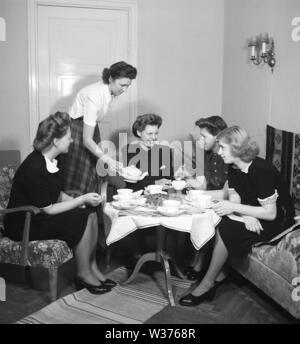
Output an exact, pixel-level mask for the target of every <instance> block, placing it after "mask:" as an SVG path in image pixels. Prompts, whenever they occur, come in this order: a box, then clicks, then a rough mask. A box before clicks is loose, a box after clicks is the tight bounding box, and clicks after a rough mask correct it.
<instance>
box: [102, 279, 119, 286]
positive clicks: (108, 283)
mask: <svg viewBox="0 0 300 344" xmlns="http://www.w3.org/2000/svg"><path fill="white" fill-rule="evenodd" d="M100 282H101V283H102V284H103V285H105V286H106V287H109V288H113V287H115V286H116V285H117V282H115V281H113V280H111V279H109V278H107V279H106V280H105V281H100Z"/></svg>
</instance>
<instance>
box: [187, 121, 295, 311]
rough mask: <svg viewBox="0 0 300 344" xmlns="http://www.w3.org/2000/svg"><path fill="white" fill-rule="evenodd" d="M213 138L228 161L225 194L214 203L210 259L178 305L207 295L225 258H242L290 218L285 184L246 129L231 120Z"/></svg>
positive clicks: (292, 213) (289, 222)
mask: <svg viewBox="0 0 300 344" xmlns="http://www.w3.org/2000/svg"><path fill="white" fill-rule="evenodd" d="M217 140H218V142H219V147H220V149H219V155H220V156H221V157H222V159H223V160H224V162H225V163H226V164H230V167H229V169H228V184H229V188H230V189H231V190H230V189H229V190H230V192H229V200H228V201H227V200H226V201H220V202H218V203H216V204H215V205H214V206H213V209H214V211H215V212H216V213H217V214H218V215H219V216H222V220H221V222H220V223H219V225H218V228H217V230H216V236H215V241H214V248H213V252H212V257H211V260H210V264H209V267H208V270H207V272H206V274H205V276H204V278H203V279H202V280H201V282H200V283H199V285H198V286H197V287H196V288H195V289H194V290H193V291H192V292H191V293H190V294H188V295H186V296H184V297H182V298H181V299H180V304H181V305H183V306H196V305H198V304H200V303H201V302H203V301H205V300H212V298H213V297H214V293H215V290H216V287H217V286H218V285H219V284H220V280H219V278H218V277H220V276H221V275H222V269H223V267H224V264H225V262H226V261H227V259H228V258H234V259H235V260H236V259H239V260H243V259H245V258H246V257H247V254H248V253H249V251H250V250H251V247H252V245H253V244H255V243H257V242H264V241H269V240H271V239H272V238H274V237H275V236H277V235H278V234H280V233H282V232H283V231H284V230H286V229H287V228H289V227H290V226H291V225H293V224H294V222H295V220H294V216H295V209H294V204H293V201H292V198H291V196H290V194H289V191H288V188H287V186H286V185H285V183H284V182H283V180H282V177H281V175H280V173H279V172H278V170H277V169H276V167H275V166H273V165H272V164H270V163H269V162H267V161H266V160H264V159H262V158H260V157H258V156H257V155H258V147H257V145H256V143H255V142H251V141H250V138H249V136H248V134H247V132H246V131H245V130H244V129H242V128H240V127H238V126H233V127H230V128H227V129H224V130H223V131H221V132H220V133H219V134H218V136H217ZM232 213H237V214H239V215H240V216H241V220H242V221H243V222H240V221H235V220H232V219H230V218H229V217H228V216H227V215H230V214H232ZM216 280H219V283H218V282H216Z"/></svg>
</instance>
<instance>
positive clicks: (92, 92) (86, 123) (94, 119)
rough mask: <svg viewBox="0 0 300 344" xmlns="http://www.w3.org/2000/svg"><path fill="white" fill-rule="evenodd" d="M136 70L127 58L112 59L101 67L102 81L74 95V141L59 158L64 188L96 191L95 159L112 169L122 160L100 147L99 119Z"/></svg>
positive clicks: (72, 115) (70, 112)
mask: <svg viewBox="0 0 300 344" xmlns="http://www.w3.org/2000/svg"><path fill="white" fill-rule="evenodd" d="M136 75H137V70H136V68H135V67H133V66H131V65H129V64H128V63H126V62H123V61H120V62H117V63H114V64H113V65H111V66H110V68H104V70H103V72H102V81H99V82H96V83H94V84H91V85H88V86H86V87H84V88H83V89H81V90H80V91H79V92H78V94H77V95H76V97H75V100H74V102H73V104H72V106H71V109H70V111H69V114H70V116H71V118H72V121H71V134H72V138H73V143H72V144H71V145H70V149H69V153H68V154H67V155H66V156H65V157H64V158H63V159H62V164H63V169H64V173H65V175H64V190H78V191H80V192H81V193H86V192H92V191H97V187H98V182H97V181H98V176H97V173H96V163H97V161H98V159H99V158H100V159H101V160H102V161H103V162H105V163H107V164H108V166H109V168H110V169H111V170H112V171H118V170H119V169H120V168H121V167H122V164H121V163H119V162H118V161H116V160H114V159H112V158H111V157H109V156H108V155H106V154H104V152H103V150H102V149H101V148H100V147H99V145H98V144H99V142H100V131H99V125H101V120H102V119H103V117H104V116H105V115H106V113H107V112H108V110H109V108H110V105H111V103H112V101H113V100H114V98H116V97H118V96H119V95H121V94H122V93H124V92H125V91H126V90H127V89H128V87H129V86H130V85H131V82H132V80H133V79H135V78H136Z"/></svg>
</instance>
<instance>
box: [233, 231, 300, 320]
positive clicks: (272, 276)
mask: <svg viewBox="0 0 300 344" xmlns="http://www.w3.org/2000/svg"><path fill="white" fill-rule="evenodd" d="M231 265H232V267H233V268H234V269H235V270H236V271H238V272H239V273H240V274H242V275H243V276H244V277H245V278H246V279H248V280H249V281H250V282H252V283H253V284H254V285H255V286H256V287H258V288H259V289H261V290H262V291H263V292H264V293H265V294H266V295H268V296H269V297H271V298H272V299H273V300H274V301H276V302H277V303H278V304H279V305H281V306H282V307H283V308H284V309H285V310H286V311H288V312H289V313H290V314H291V315H292V316H293V317H295V318H297V319H300V287H298V289H299V291H297V290H296V286H297V283H298V284H299V285H300V225H298V226H297V227H296V226H295V230H293V231H291V232H290V233H288V234H287V235H285V236H284V237H283V238H281V239H280V240H279V241H275V242H274V244H273V243H268V244H265V245H261V246H257V247H253V248H252V252H251V253H250V254H249V255H248V257H247V259H246V260H245V261H244V262H243V263H242V264H241V263H240V262H231ZM297 281H298V282H297ZM297 295H298V296H297Z"/></svg>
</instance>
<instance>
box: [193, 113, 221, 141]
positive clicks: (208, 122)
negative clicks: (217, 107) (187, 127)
mask: <svg viewBox="0 0 300 344" xmlns="http://www.w3.org/2000/svg"><path fill="white" fill-rule="evenodd" d="M195 125H196V126H197V127H199V128H201V129H206V130H207V131H208V132H209V133H210V134H211V135H213V136H217V134H218V133H219V132H220V131H222V130H224V129H226V128H227V124H226V122H225V121H224V119H223V118H222V117H220V116H210V117H207V118H200V119H198V120H197V121H196V122H195Z"/></svg>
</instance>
